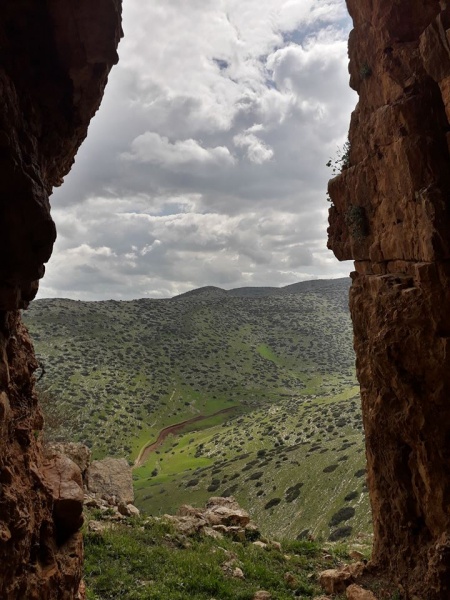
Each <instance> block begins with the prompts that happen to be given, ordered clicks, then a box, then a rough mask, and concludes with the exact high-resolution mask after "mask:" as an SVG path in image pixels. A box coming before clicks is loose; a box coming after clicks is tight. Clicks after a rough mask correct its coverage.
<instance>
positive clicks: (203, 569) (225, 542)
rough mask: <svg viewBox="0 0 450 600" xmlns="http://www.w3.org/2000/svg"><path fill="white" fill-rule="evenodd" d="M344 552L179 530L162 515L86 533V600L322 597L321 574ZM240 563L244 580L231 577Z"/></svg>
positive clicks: (285, 599)
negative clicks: (264, 594)
mask: <svg viewBox="0 0 450 600" xmlns="http://www.w3.org/2000/svg"><path fill="white" fill-rule="evenodd" d="M343 556H346V555H345V554H344V553H343V551H342V550H341V549H340V548H339V547H337V548H336V549H334V550H330V551H328V550H327V551H323V550H322V549H321V548H320V546H319V545H318V544H317V543H314V542H309V541H285V542H283V543H282V549H281V551H280V550H278V549H276V548H275V547H270V546H269V547H268V548H267V549H263V548H259V547H257V546H255V545H253V544H252V543H251V542H243V543H241V542H234V541H231V540H230V539H227V538H223V539H221V540H215V539H213V538H211V537H206V536H196V537H189V538H187V537H186V536H184V535H180V534H179V533H176V532H175V531H174V530H173V529H172V527H171V525H170V524H168V523H165V522H163V521H159V522H158V521H154V520H151V519H150V520H148V519H136V520H134V521H131V522H129V523H128V524H126V525H117V526H115V527H114V528H112V529H107V530H105V531H103V532H96V533H87V534H86V535H85V581H86V584H87V588H88V589H87V598H88V600H119V599H120V600H186V599H187V598H189V599H190V600H211V599H212V598H218V599H219V598H220V600H252V599H253V597H254V595H255V592H257V591H258V590H265V591H268V592H269V593H270V594H271V597H272V599H273V600H288V599H292V597H296V598H304V599H307V598H312V597H314V596H316V595H319V593H320V588H319V586H318V584H317V573H318V572H319V571H320V570H323V569H326V568H333V567H334V566H336V565H337V564H338V563H339V562H340V559H341V558H342V557H343ZM236 567H238V568H239V569H241V570H242V573H243V575H244V578H239V577H233V575H232V571H233V569H234V568H236Z"/></svg>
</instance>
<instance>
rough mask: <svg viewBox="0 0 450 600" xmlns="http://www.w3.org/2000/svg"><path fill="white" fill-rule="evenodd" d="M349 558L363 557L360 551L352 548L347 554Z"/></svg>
mask: <svg viewBox="0 0 450 600" xmlns="http://www.w3.org/2000/svg"><path fill="white" fill-rule="evenodd" d="M349 556H350V558H353V560H363V559H364V554H363V553H362V552H359V551H358V550H352V551H351V552H350V554H349Z"/></svg>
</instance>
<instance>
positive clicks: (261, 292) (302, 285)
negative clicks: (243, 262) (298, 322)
mask: <svg viewBox="0 0 450 600" xmlns="http://www.w3.org/2000/svg"><path fill="white" fill-rule="evenodd" d="M350 284H351V279H350V277H340V278H337V279H311V280H308V281H299V282H298V283H292V284H290V285H285V286H283V287H270V286H267V287H257V286H255V287H252V286H247V287H238V288H233V289H231V290H224V289H223V288H220V287H216V286H213V285H208V286H204V287H200V288H197V289H194V290H190V291H189V292H184V293H183V294H178V295H177V296H174V297H173V298H172V300H178V299H180V298H188V297H194V296H196V297H197V298H200V297H201V298H202V299H207V298H214V297H216V298H220V297H224V296H232V297H247V298H248V297H250V298H262V297H266V296H284V295H286V294H302V293H305V292H316V293H322V292H325V291H329V290H330V287H331V286H334V287H336V286H339V287H340V286H342V288H343V289H344V288H349V287H350Z"/></svg>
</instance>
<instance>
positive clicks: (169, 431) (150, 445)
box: [133, 406, 236, 469]
mask: <svg viewBox="0 0 450 600" xmlns="http://www.w3.org/2000/svg"><path fill="white" fill-rule="evenodd" d="M235 408H236V406H230V407H229V408H223V409H222V410H219V411H217V412H215V413H212V414H211V415H197V416H196V417H192V418H191V419H187V420H186V421H181V422H180V423H174V425H168V426H167V427H164V429H161V431H160V432H159V434H158V437H157V438H156V440H155V441H154V442H147V443H146V444H145V445H144V446H143V447H142V448H141V450H140V452H139V454H138V456H137V458H136V460H135V461H134V465H133V469H137V468H138V467H142V465H143V464H144V463H145V461H146V460H147V459H148V457H149V455H150V454H151V453H152V452H154V451H155V450H156V449H157V448H159V447H160V446H161V445H162V444H163V442H164V440H165V439H166V437H167V436H169V435H175V434H177V433H179V432H180V431H181V430H182V429H184V427H186V425H190V424H191V423H197V422H198V421H204V420H205V419H210V418H211V417H216V416H217V415H222V414H224V413H228V412H230V411H232V410H234V409H235Z"/></svg>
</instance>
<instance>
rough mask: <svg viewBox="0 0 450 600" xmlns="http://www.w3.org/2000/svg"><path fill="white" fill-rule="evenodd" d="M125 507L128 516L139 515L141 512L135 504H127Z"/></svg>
mask: <svg viewBox="0 0 450 600" xmlns="http://www.w3.org/2000/svg"><path fill="white" fill-rule="evenodd" d="M127 509H128V514H129V515H130V517H139V516H140V514H141V513H140V511H139V509H138V508H137V506H134V504H127Z"/></svg>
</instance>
